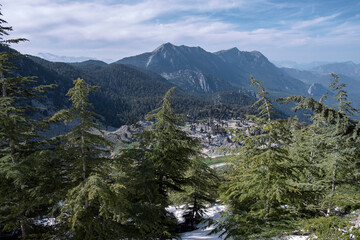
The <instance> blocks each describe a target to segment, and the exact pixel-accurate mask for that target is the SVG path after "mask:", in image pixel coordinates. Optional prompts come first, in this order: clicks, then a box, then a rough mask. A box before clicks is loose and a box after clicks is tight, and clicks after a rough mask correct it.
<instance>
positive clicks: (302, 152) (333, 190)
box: [281, 74, 360, 239]
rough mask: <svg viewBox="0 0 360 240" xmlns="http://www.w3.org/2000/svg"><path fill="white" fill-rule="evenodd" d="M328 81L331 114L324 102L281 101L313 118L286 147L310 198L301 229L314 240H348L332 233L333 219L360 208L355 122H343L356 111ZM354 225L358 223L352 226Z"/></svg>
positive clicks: (338, 223) (335, 223) (336, 83)
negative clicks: (315, 239) (299, 167)
mask: <svg viewBox="0 0 360 240" xmlns="http://www.w3.org/2000/svg"><path fill="white" fill-rule="evenodd" d="M332 76H333V82H332V84H330V87H331V88H332V90H333V91H335V92H336V94H335V96H334V97H335V98H336V100H337V101H338V107H337V109H334V108H331V107H328V106H326V105H324V104H323V99H324V97H326V96H323V97H322V98H321V99H320V101H315V100H314V99H312V98H304V97H297V96H292V97H288V98H285V99H281V100H282V101H295V102H297V103H298V105H297V106H296V108H295V109H296V110H297V109H312V111H313V112H314V116H313V117H312V120H313V124H312V125H310V126H307V127H306V128H303V129H301V130H299V131H297V132H296V134H295V136H296V142H295V144H294V145H293V147H292V151H293V154H294V157H295V158H296V159H297V161H298V162H303V163H304V164H305V165H304V169H305V171H304V173H305V175H303V176H302V177H303V178H302V181H303V186H306V187H307V189H308V190H309V191H313V192H314V193H316V197H315V198H313V200H312V201H311V204H310V205H307V210H308V211H309V212H308V213H311V215H310V216H309V215H308V216H307V217H310V218H311V219H310V220H308V221H306V220H304V221H303V226H305V228H306V229H308V230H309V231H314V232H315V234H318V235H317V236H318V237H320V238H321V237H323V236H326V235H328V236H329V239H343V238H344V239H348V237H349V236H348V234H344V233H343V232H341V231H339V230H338V228H339V227H340V226H343V225H344V222H345V221H344V220H342V219H341V218H339V217H337V216H339V215H344V214H347V213H349V211H350V210H351V209H354V208H356V207H358V206H359V204H360V202H359V194H358V190H359V186H358V184H357V182H358V176H359V174H358V171H359V169H358V165H357V164H358V160H357V159H358V156H359V152H358V147H357V146H358V141H359V140H358V139H359V138H358V136H359V133H358V128H359V122H358V121H357V120H354V119H351V118H350V116H349V115H351V114H352V113H354V112H356V111H357V110H356V109H354V108H353V107H351V102H350V101H348V100H347V93H346V92H345V91H344V90H343V88H344V87H345V84H340V83H339V81H338V77H337V75H335V74H332ZM306 142H307V143H306ZM358 222H359V218H358V219H357V225H358ZM349 226H350V225H349ZM349 226H348V227H349ZM341 228H342V227H341ZM347 231H349V229H347Z"/></svg>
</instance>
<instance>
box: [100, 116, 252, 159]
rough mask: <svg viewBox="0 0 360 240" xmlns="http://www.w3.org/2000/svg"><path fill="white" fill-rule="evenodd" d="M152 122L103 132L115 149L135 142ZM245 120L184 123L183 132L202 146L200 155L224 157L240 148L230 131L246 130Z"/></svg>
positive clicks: (141, 122)
mask: <svg viewBox="0 0 360 240" xmlns="http://www.w3.org/2000/svg"><path fill="white" fill-rule="evenodd" d="M151 124H152V122H149V121H140V122H138V123H137V124H136V125H124V126H122V127H120V128H119V129H117V130H115V131H112V132H111V131H109V132H105V137H106V138H107V139H108V140H109V141H110V142H112V143H113V144H114V146H115V148H117V147H121V146H122V145H124V144H125V145H126V144H131V143H133V142H136V135H137V134H139V133H140V132H141V131H143V130H144V129H145V128H147V127H148V126H150V125H151ZM249 124H250V123H248V122H247V121H245V120H231V121H216V120H207V121H204V122H200V123H186V124H185V126H183V130H184V131H186V132H188V133H189V135H190V136H192V137H194V138H198V139H200V141H201V144H202V147H203V148H202V153H204V154H205V155H207V156H208V157H217V156H222V155H225V154H226V153H227V152H226V151H227V150H229V149H231V148H236V147H240V145H239V144H238V143H234V142H233V140H232V139H233V134H232V133H231V132H230V131H229V130H230V129H239V130H242V129H246V128H247V127H248V126H249Z"/></svg>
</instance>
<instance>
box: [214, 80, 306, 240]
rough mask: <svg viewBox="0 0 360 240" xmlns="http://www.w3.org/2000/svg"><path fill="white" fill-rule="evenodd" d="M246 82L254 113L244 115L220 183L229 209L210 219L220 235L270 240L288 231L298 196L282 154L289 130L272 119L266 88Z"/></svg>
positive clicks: (291, 167) (290, 166)
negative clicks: (244, 126)
mask: <svg viewBox="0 0 360 240" xmlns="http://www.w3.org/2000/svg"><path fill="white" fill-rule="evenodd" d="M251 81H252V85H255V86H257V87H258V88H259V91H258V94H257V95H258V97H259V99H258V100H257V101H256V102H255V104H254V105H255V106H256V105H258V106H259V107H258V110H259V113H258V116H248V120H249V121H250V122H252V123H253V124H252V126H251V127H250V128H249V129H248V130H247V131H246V132H244V131H242V132H240V133H238V134H237V136H236V138H235V139H236V141H237V142H238V143H239V144H240V145H241V147H240V148H239V152H238V153H236V158H235V159H234V160H233V162H232V165H231V167H230V169H229V173H228V174H227V175H225V180H226V181H225V183H224V184H223V185H222V186H221V188H222V190H221V195H222V199H223V201H224V202H225V203H226V204H228V205H229V212H227V213H225V214H223V217H224V219H225V220H218V221H217V222H215V224H216V225H217V227H216V228H215V230H214V232H218V231H221V230H222V229H225V232H224V233H223V235H226V238H231V237H232V238H236V239H249V238H260V237H266V238H270V237H274V236H278V235H279V234H283V233H284V232H287V231H290V230H292V228H293V227H294V219H295V218H296V217H295V216H296V214H295V213H296V210H297V209H296V208H297V205H298V204H299V201H300V198H301V197H300V196H301V194H300V192H299V189H298V188H297V187H296V184H295V183H296V181H297V174H298V173H297V172H298V169H297V167H296V165H295V163H294V162H293V160H292V159H291V158H290V156H289V153H288V146H289V144H290V143H291V142H290V140H291V135H290V131H289V129H288V128H287V124H286V122H285V121H282V120H273V119H272V116H273V112H274V107H273V105H272V103H271V101H270V100H269V98H268V97H267V92H266V91H265V89H264V88H263V86H262V85H261V83H259V82H257V81H256V80H255V79H253V78H251Z"/></svg>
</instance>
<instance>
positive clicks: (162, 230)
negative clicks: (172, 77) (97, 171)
mask: <svg viewBox="0 0 360 240" xmlns="http://www.w3.org/2000/svg"><path fill="white" fill-rule="evenodd" d="M174 90H175V88H172V89H170V90H169V91H168V92H167V93H166V94H165V96H164V98H163V99H162V101H161V102H160V107H159V108H157V109H155V110H153V111H152V112H151V113H150V114H148V115H147V116H146V118H147V120H149V121H150V120H153V121H154V123H153V124H152V125H150V126H149V127H148V128H146V129H145V130H144V131H143V132H142V133H141V134H140V136H139V138H138V141H139V146H138V147H136V148H135V149H131V150H125V151H124V152H123V153H122V155H121V156H122V157H123V158H125V159H132V161H133V164H134V168H133V169H132V170H131V171H132V172H131V175H132V176H134V177H132V181H131V179H130V181H129V185H130V186H129V187H128V189H133V191H129V192H128V193H129V202H132V203H133V204H134V207H133V209H132V211H133V214H132V216H133V217H132V218H133V225H134V226H135V227H136V229H138V231H137V232H138V233H139V234H140V235H138V236H137V237H138V238H142V239H147V238H148V239H155V238H160V239H170V238H172V237H174V236H175V227H176V226H175V225H176V219H175V217H174V216H173V214H171V213H170V212H168V211H167V210H166V208H167V207H168V206H169V204H170V201H169V192H170V191H173V192H174V191H175V192H176V191H181V190H182V189H183V188H184V187H185V186H186V184H187V183H188V179H187V176H186V173H187V171H188V170H189V169H190V168H191V167H192V166H193V158H192V157H193V156H196V155H198V154H199V142H198V140H195V139H193V138H191V137H190V136H189V135H188V134H187V133H186V132H185V131H183V130H182V129H181V124H182V123H183V116H182V115H179V114H178V113H177V112H176V110H175V109H174V108H173V107H172V104H171V101H170V99H171V96H172V95H173V92H174ZM130 161H131V160H130ZM135 206H136V207H135Z"/></svg>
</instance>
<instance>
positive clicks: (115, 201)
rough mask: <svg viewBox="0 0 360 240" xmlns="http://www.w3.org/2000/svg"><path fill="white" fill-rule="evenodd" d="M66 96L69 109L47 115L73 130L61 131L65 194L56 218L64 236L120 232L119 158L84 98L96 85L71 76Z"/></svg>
mask: <svg viewBox="0 0 360 240" xmlns="http://www.w3.org/2000/svg"><path fill="white" fill-rule="evenodd" d="M74 85H75V86H74V87H73V88H71V89H70V90H69V91H68V93H67V96H69V97H70V100H71V102H72V106H73V107H72V108H71V109H65V110H61V111H59V112H58V113H56V114H55V115H54V116H53V117H52V118H51V120H52V121H64V122H65V123H66V124H69V123H72V124H73V128H72V130H71V131H70V132H69V133H67V134H65V135H63V136H60V139H61V140H62V145H61V148H62V149H61V148H60V149H61V150H59V154H60V156H59V157H60V158H62V159H63V164H64V165H65V167H64V170H63V171H64V178H63V180H64V181H65V182H66V184H67V194H66V198H64V199H63V202H62V206H61V215H60V217H59V218H60V221H61V225H62V226H63V234H65V236H64V238H66V239H109V238H112V237H114V236H117V237H121V236H122V235H121V234H122V232H121V231H122V228H121V223H120V222H121V220H122V211H121V208H122V202H121V189H122V188H123V185H122V184H121V182H120V181H121V177H120V175H119V174H121V173H120V169H117V166H118V164H117V163H116V162H115V161H112V160H111V159H110V158H109V151H108V146H109V143H108V141H107V140H106V139H105V138H104V136H103V133H102V131H101V130H100V128H99V125H98V123H97V122H96V115H95V114H94V113H93V112H92V111H91V108H92V105H91V103H89V102H88V97H89V94H90V91H92V90H95V89H96V88H97V87H94V86H90V85H88V84H87V83H86V82H85V81H84V80H83V79H80V78H78V79H77V80H74Z"/></svg>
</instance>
